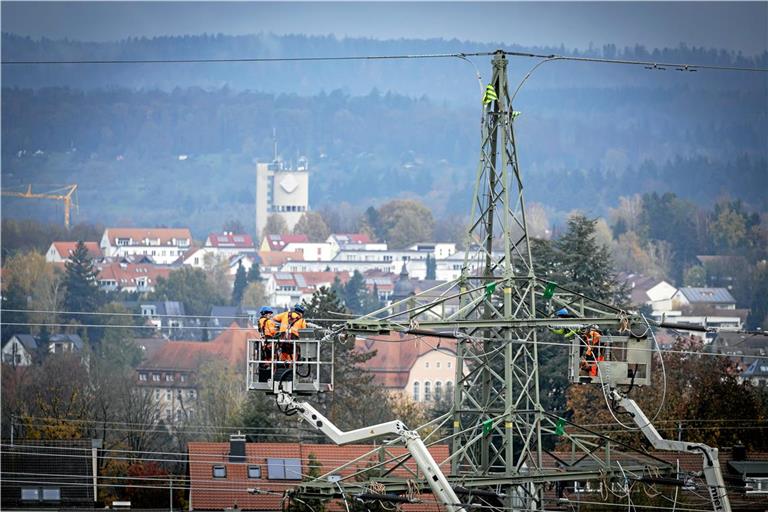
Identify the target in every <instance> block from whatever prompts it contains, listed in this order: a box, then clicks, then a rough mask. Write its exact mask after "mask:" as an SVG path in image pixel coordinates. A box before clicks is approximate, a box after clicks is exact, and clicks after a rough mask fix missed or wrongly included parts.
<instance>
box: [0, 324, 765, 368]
mask: <svg viewBox="0 0 768 512" xmlns="http://www.w3.org/2000/svg"><path fill="white" fill-rule="evenodd" d="M315 320H317V319H315ZM317 321H321V320H317ZM3 325H13V326H17V327H68V328H83V327H85V328H104V329H107V328H110V329H155V327H154V326H146V325H114V324H65V323H54V322H38V323H35V322H3ZM169 329H171V330H174V331H177V332H179V331H184V330H217V329H220V330H236V331H254V332H255V331H256V328H255V327H225V326H218V327H214V326H205V325H189V326H183V327H173V328H169ZM359 338H360V339H372V338H371V337H366V336H360V337H359ZM422 338H424V336H423V335H416V336H412V337H411V338H404V339H401V340H383V339H373V341H375V342H380V343H406V342H408V341H416V340H420V339H422ZM464 339H466V340H477V341H482V340H486V339H487V340H489V341H496V342H498V341H499V340H498V339H497V338H483V337H478V336H468V337H467V338H464ZM179 341H184V340H179ZM188 341H192V340H188ZM168 343H174V341H168ZM504 343H512V344H516V345H520V344H533V343H534V341H533V340H524V339H519V340H510V341H504ZM535 343H536V344H538V345H550V346H558V347H570V346H571V344H570V343H564V342H563V343H561V342H552V341H536V342H535ZM632 350H634V351H637V352H664V353H668V354H687V355H694V356H707V357H742V358H747V359H750V360H758V359H759V360H768V356H760V355H746V354H723V353H715V352H696V351H694V350H674V349H661V350H660V351H657V350H656V349H654V348H633V349H632Z"/></svg>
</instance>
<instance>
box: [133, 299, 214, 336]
mask: <svg viewBox="0 0 768 512" xmlns="http://www.w3.org/2000/svg"><path fill="white" fill-rule="evenodd" d="M126 306H127V307H129V309H133V308H134V307H137V308H138V309H139V311H140V313H141V316H142V317H144V325H147V326H149V327H152V328H154V330H155V331H156V332H157V334H158V335H162V336H165V337H167V338H168V339H172V340H181V339H187V340H189V339H194V340H200V339H202V336H203V327H204V326H205V324H204V322H203V321H202V320H201V319H199V318H192V317H188V316H187V314H186V311H185V309H184V303H183V302H179V301H171V300H165V301H139V302H135V303H126Z"/></svg>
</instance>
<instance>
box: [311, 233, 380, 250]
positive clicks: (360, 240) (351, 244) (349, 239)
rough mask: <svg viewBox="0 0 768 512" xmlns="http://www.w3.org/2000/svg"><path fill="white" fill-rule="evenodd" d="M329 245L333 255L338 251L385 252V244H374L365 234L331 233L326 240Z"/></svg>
mask: <svg viewBox="0 0 768 512" xmlns="http://www.w3.org/2000/svg"><path fill="white" fill-rule="evenodd" d="M326 242H328V243H329V244H331V247H332V252H333V254H336V253H338V252H339V251H352V250H360V251H386V250H387V244H386V243H384V242H374V241H373V240H371V237H369V236H368V235H366V234H365V233H332V234H331V235H330V236H329V237H328V239H327V240H326Z"/></svg>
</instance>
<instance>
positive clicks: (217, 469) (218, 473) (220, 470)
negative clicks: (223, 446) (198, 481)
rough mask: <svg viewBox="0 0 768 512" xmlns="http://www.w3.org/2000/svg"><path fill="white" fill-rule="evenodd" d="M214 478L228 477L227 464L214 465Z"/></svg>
mask: <svg viewBox="0 0 768 512" xmlns="http://www.w3.org/2000/svg"><path fill="white" fill-rule="evenodd" d="M213 478H227V466H213Z"/></svg>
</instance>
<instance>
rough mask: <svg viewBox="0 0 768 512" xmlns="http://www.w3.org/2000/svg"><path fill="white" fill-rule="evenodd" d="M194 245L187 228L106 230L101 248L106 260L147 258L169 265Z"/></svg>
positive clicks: (100, 243)
mask: <svg viewBox="0 0 768 512" xmlns="http://www.w3.org/2000/svg"><path fill="white" fill-rule="evenodd" d="M191 245H192V234H191V233H190V232H189V229H187V228H107V229H105V230H104V234H103V235H102V237H101V242H99V246H100V247H101V251H102V253H103V254H104V256H107V257H123V256H138V255H142V256H147V257H149V258H151V259H152V261H154V262H155V263H157V264H162V265H169V264H171V263H173V262H174V261H176V260H177V259H179V257H180V256H183V255H184V254H185V253H186V252H187V251H188V250H189V248H190V247H191Z"/></svg>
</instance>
